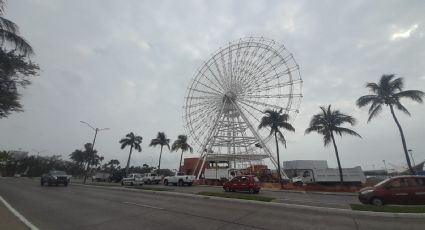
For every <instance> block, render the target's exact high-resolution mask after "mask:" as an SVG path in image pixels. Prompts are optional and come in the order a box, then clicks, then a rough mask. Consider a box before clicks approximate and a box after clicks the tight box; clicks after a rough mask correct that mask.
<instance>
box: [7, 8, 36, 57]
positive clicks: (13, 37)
mask: <svg viewBox="0 0 425 230" xmlns="http://www.w3.org/2000/svg"><path fill="white" fill-rule="evenodd" d="M4 7H5V1H3V0H0V42H1V47H2V48H3V47H4V46H12V47H13V48H14V50H17V51H18V52H19V53H21V54H24V55H29V54H32V53H34V51H33V49H32V47H31V46H30V44H29V43H28V42H27V41H26V40H25V39H24V38H23V37H21V36H19V27H18V25H16V24H15V23H14V22H12V21H10V20H8V19H6V18H4V17H3V15H4Z"/></svg>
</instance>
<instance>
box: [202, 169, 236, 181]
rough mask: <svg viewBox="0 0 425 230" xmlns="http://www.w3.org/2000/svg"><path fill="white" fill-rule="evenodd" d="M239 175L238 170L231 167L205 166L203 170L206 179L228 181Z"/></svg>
mask: <svg viewBox="0 0 425 230" xmlns="http://www.w3.org/2000/svg"><path fill="white" fill-rule="evenodd" d="M239 175H241V172H240V170H239V169H232V168H206V169H205V171H204V179H206V180H221V181H228V180H231V179H233V178H234V177H235V176H239Z"/></svg>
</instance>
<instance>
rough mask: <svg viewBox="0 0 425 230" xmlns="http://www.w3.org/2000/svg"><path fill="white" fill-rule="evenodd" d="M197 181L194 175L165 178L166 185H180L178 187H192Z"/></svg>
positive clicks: (179, 174)
mask: <svg viewBox="0 0 425 230" xmlns="http://www.w3.org/2000/svg"><path fill="white" fill-rule="evenodd" d="M195 179H196V177H195V176H193V175H183V174H181V173H178V174H177V175H175V176H167V177H165V178H164V185H169V184H173V185H178V186H184V185H189V186H192V184H193V181H194V180H195Z"/></svg>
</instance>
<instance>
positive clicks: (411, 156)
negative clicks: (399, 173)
mask: <svg viewBox="0 0 425 230" xmlns="http://www.w3.org/2000/svg"><path fill="white" fill-rule="evenodd" d="M407 151H408V152H409V153H410V159H412V163H413V167H415V166H416V164H415V160H414V159H413V155H412V152H413V150H411V149H409V150H407Z"/></svg>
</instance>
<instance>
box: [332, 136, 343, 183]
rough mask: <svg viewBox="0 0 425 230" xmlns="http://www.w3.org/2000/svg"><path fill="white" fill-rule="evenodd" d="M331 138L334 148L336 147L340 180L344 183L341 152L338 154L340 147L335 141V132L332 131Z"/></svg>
mask: <svg viewBox="0 0 425 230" xmlns="http://www.w3.org/2000/svg"><path fill="white" fill-rule="evenodd" d="M331 138H332V142H333V144H334V148H335V154H336V161H337V162H338V170H339V180H340V181H341V183H342V182H344V178H343V176H342V167H341V162H340V161H339V154H338V148H337V147H336V143H335V137H334V134H333V133H332V132H331Z"/></svg>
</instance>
